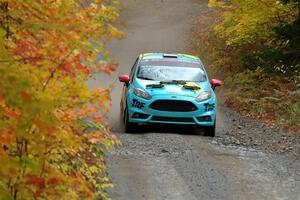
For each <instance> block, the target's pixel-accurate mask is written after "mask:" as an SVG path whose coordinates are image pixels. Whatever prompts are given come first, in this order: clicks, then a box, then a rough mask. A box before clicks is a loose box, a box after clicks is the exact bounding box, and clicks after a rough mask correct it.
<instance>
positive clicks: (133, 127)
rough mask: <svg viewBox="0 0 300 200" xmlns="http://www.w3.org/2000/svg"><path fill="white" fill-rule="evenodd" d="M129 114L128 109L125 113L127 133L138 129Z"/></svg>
mask: <svg viewBox="0 0 300 200" xmlns="http://www.w3.org/2000/svg"><path fill="white" fill-rule="evenodd" d="M128 118H129V115H128V111H127V109H126V110H125V113H124V127H125V133H135V131H136V125H135V124H134V123H131V122H129V119H128Z"/></svg>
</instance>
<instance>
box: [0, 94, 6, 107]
mask: <svg viewBox="0 0 300 200" xmlns="http://www.w3.org/2000/svg"><path fill="white" fill-rule="evenodd" d="M0 106H5V101H4V98H3V96H1V95H0Z"/></svg>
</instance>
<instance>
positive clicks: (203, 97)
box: [195, 91, 211, 102]
mask: <svg viewBox="0 0 300 200" xmlns="http://www.w3.org/2000/svg"><path fill="white" fill-rule="evenodd" d="M210 98H211V91H207V92H202V93H201V94H200V95H199V96H198V97H197V98H196V99H195V100H196V101H198V102H201V101H205V100H207V99H210Z"/></svg>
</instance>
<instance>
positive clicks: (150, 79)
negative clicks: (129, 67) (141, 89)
mask: <svg viewBox="0 0 300 200" xmlns="http://www.w3.org/2000/svg"><path fill="white" fill-rule="evenodd" d="M137 78H139V79H143V80H149V81H153V80H154V79H152V78H147V77H142V76H138V77H137Z"/></svg>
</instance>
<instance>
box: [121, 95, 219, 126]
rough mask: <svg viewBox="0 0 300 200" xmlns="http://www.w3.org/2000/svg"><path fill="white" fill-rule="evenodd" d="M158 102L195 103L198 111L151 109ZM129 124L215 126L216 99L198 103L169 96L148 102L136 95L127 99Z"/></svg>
mask: <svg viewBox="0 0 300 200" xmlns="http://www.w3.org/2000/svg"><path fill="white" fill-rule="evenodd" d="M157 100H170V101H172V100H180V101H189V102H191V103H193V104H194V105H195V106H196V107H197V110H194V111H188V112H182V111H181V112H177V111H161V110H156V109H152V108H150V105H151V104H152V103H153V102H155V101H157ZM127 105H128V115H129V122H132V123H142V124H144V123H163V124H186V125H195V126H213V125H214V124H215V118H216V98H215V97H212V98H211V99H208V100H206V101H203V102H197V101H195V100H194V98H193V97H186V96H178V97H177V98H176V99H174V98H172V97H171V96H169V95H165V96H163V95H159V96H153V97H152V99H151V100H146V99H143V98H140V97H137V96H135V95H132V96H131V97H128V98H127Z"/></svg>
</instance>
